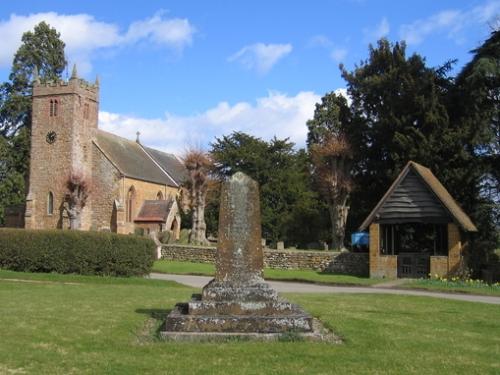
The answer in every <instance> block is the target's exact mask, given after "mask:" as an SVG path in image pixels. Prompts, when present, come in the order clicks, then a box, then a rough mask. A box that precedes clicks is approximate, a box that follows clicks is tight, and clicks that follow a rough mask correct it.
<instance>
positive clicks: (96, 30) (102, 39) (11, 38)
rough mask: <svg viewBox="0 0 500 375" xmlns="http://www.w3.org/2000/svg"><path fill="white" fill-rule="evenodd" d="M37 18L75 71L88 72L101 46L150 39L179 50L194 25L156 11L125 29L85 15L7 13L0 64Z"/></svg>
mask: <svg viewBox="0 0 500 375" xmlns="http://www.w3.org/2000/svg"><path fill="white" fill-rule="evenodd" d="M41 21H45V22H47V23H48V24H49V25H50V26H51V27H54V28H55V29H56V30H57V31H58V32H60V34H61V39H62V40H63V41H64V42H65V43H66V54H67V57H68V59H69V61H71V62H76V63H78V65H79V71H80V72H83V73H84V74H85V73H88V71H90V69H91V60H92V57H93V53H94V52H95V51H97V50H101V49H104V48H112V47H118V46H123V45H130V44H134V43H137V42H139V41H143V40H145V41H150V42H153V43H155V44H158V45H161V46H163V47H165V48H169V49H172V48H173V49H176V50H182V48H183V47H185V46H188V45H190V44H191V43H192V37H193V34H194V33H195V29H194V27H193V26H192V25H191V24H190V23H189V21H188V20H187V19H180V18H170V19H167V18H165V17H164V12H158V13H156V14H155V15H154V16H153V17H151V18H149V19H146V20H140V21H136V22H134V23H132V24H131V25H130V26H129V28H128V30H127V31H126V32H121V31H120V29H119V28H118V26H117V25H115V24H112V23H106V22H101V21H98V20H96V19H95V18H94V16H92V15H89V14H58V13H56V12H47V13H35V14H30V15H27V16H24V15H16V14H11V15H10V17H9V18H8V19H6V20H0V35H2V39H3V43H2V48H0V67H2V66H3V67H6V66H10V64H11V63H12V59H13V57H14V54H15V52H16V50H17V49H18V48H19V46H20V45H21V37H22V35H23V33H24V32H26V31H30V30H33V28H34V26H35V25H37V24H38V23H40V22H41Z"/></svg>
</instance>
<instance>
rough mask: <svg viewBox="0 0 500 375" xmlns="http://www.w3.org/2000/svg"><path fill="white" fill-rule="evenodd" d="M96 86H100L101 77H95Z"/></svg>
mask: <svg viewBox="0 0 500 375" xmlns="http://www.w3.org/2000/svg"><path fill="white" fill-rule="evenodd" d="M94 84H95V85H96V86H99V75H96V76H95V83H94Z"/></svg>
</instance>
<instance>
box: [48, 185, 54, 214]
mask: <svg viewBox="0 0 500 375" xmlns="http://www.w3.org/2000/svg"><path fill="white" fill-rule="evenodd" d="M53 213H54V194H52V192H51V191H49V194H48V195H47V214H49V215H52V214H53Z"/></svg>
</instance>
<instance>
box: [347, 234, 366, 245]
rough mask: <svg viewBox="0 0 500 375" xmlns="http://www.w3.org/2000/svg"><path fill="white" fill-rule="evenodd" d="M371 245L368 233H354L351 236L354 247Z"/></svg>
mask: <svg viewBox="0 0 500 375" xmlns="http://www.w3.org/2000/svg"><path fill="white" fill-rule="evenodd" d="M369 243H370V235H369V234H368V233H366V232H354V233H353V234H351V244H352V246H368V244H369Z"/></svg>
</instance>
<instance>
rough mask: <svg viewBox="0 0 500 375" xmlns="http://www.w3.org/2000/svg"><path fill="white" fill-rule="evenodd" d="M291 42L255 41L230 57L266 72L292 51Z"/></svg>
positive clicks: (230, 60)
mask: <svg viewBox="0 0 500 375" xmlns="http://www.w3.org/2000/svg"><path fill="white" fill-rule="evenodd" d="M292 49H293V47H292V45H291V44H289V43H288V44H264V43H255V44H251V45H248V46H245V47H243V48H242V49H240V50H239V51H238V52H236V53H235V54H234V55H232V56H230V57H229V58H228V61H229V62H233V61H237V62H239V63H241V64H242V65H243V66H244V67H245V68H247V69H250V70H256V71H257V72H258V73H260V74H265V73H267V72H269V71H270V70H271V68H272V67H273V66H274V65H275V64H276V63H277V62H278V61H279V60H281V59H282V58H283V57H285V56H286V55H288V54H289V53H290V52H292Z"/></svg>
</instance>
